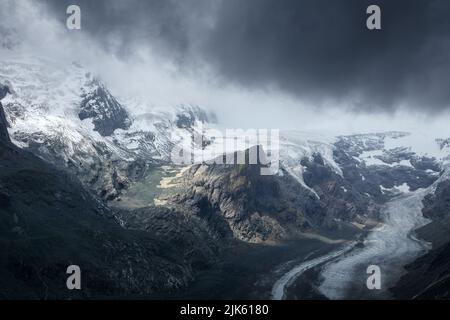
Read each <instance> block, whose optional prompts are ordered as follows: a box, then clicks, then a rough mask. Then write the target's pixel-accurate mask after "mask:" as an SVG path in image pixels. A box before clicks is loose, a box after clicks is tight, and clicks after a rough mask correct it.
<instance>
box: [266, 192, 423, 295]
mask: <svg viewBox="0 0 450 320" xmlns="http://www.w3.org/2000/svg"><path fill="white" fill-rule="evenodd" d="M428 192H430V189H429V188H427V189H419V190H416V191H414V192H408V193H405V194H402V195H399V196H398V197H396V198H394V199H392V200H391V201H390V202H388V203H387V204H386V206H385V208H384V209H383V211H382V213H381V214H382V217H381V218H382V221H383V224H382V225H381V226H379V227H378V228H376V229H375V230H373V231H372V232H371V233H370V234H369V235H368V236H367V238H366V239H365V241H364V247H357V246H354V244H353V243H351V244H347V245H344V246H343V247H341V248H339V249H337V250H336V251H333V252H331V253H329V254H326V255H324V256H321V257H318V258H315V259H312V260H308V261H305V262H302V263H301V264H299V265H297V266H295V267H294V268H292V269H291V270H289V271H288V272H286V273H285V274H284V275H283V276H282V277H281V278H280V279H279V280H278V281H277V282H276V283H275V285H274V286H273V288H272V298H273V299H283V298H284V297H285V291H286V288H287V287H289V286H290V284H292V283H293V282H294V281H295V279H297V278H298V277H299V276H300V275H301V274H302V273H303V272H305V271H306V270H308V269H311V268H312V267H315V266H318V265H320V264H324V263H325V264H324V265H323V267H322V271H321V273H320V276H319V279H320V280H321V284H320V286H319V291H320V293H321V294H323V295H324V296H326V297H327V298H329V299H377V298H389V297H390V295H389V291H388V289H389V288H390V287H392V286H393V285H394V284H395V282H396V281H397V280H398V278H399V277H400V276H401V275H402V273H403V272H404V266H405V265H406V264H408V263H410V262H412V261H414V260H415V259H416V258H417V257H418V256H420V255H421V254H423V253H425V252H426V250H427V249H428V248H429V246H430V245H429V244H428V243H427V242H424V241H420V240H418V239H416V238H415V237H414V235H413V231H414V230H415V229H417V228H419V227H421V226H423V225H425V224H427V223H428V222H429V220H428V219H426V218H424V217H423V215H422V208H423V204H422V200H423V198H424V197H425V195H426V194H427V193H428ZM369 265H377V266H379V267H380V270H381V289H380V290H369V289H368V288H367V286H366V280H367V277H368V276H369V275H368V274H367V273H366V270H367V267H368V266H369Z"/></svg>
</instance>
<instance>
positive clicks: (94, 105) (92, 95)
mask: <svg viewBox="0 0 450 320" xmlns="http://www.w3.org/2000/svg"><path fill="white" fill-rule="evenodd" d="M81 98H82V101H81V103H80V112H79V113H78V116H79V117H80V119H81V120H84V119H92V123H93V124H94V127H95V129H94V130H95V131H98V132H99V133H100V134H101V135H102V136H110V135H112V134H113V133H114V131H115V130H116V129H128V128H129V127H130V125H131V120H130V117H129V115H128V112H127V111H126V110H125V108H124V107H123V106H122V105H121V104H120V103H119V102H118V101H117V100H116V98H114V96H113V95H111V93H110V92H109V91H108V89H107V88H106V87H105V86H104V85H103V84H102V83H101V82H100V81H99V80H98V79H97V78H91V77H90V76H88V82H87V84H86V87H85V88H82V94H81Z"/></svg>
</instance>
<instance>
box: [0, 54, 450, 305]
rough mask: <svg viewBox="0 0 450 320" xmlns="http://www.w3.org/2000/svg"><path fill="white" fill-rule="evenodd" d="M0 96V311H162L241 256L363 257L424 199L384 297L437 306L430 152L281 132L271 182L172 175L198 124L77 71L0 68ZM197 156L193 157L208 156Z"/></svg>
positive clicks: (441, 283)
mask: <svg viewBox="0 0 450 320" xmlns="http://www.w3.org/2000/svg"><path fill="white" fill-rule="evenodd" d="M0 82H1V83H2V84H5V85H4V86H2V87H1V88H2V89H1V90H2V91H1V92H0V93H1V94H2V98H3V100H2V109H1V110H0V111H1V113H0V144H1V146H0V150H1V156H0V166H1V168H2V170H1V174H0V214H1V215H0V219H1V226H2V227H1V230H2V231H1V236H0V237H1V240H0V241H2V242H4V244H5V246H4V247H5V248H6V250H2V252H1V253H0V255H1V256H2V259H1V264H0V268H1V272H0V286H1V287H2V288H6V289H5V290H4V291H2V297H3V298H16V297H17V298H71V297H74V294H76V297H84V298H96V297H150V298H155V297H156V298H157V297H162V296H170V294H171V293H173V292H180V291H183V290H186V289H187V288H189V286H190V285H191V283H192V282H193V281H195V280H196V279H197V278H199V277H201V275H202V274H203V273H204V272H206V271H207V270H210V269H212V268H214V266H215V265H217V264H218V263H219V261H222V262H223V259H225V258H224V257H225V256H226V254H225V252H227V250H230V248H235V247H236V246H239V245H242V244H245V245H250V246H251V245H261V244H263V245H269V244H270V245H280V244H282V243H283V242H284V241H288V240H292V239H305V238H306V239H309V238H314V239H320V241H324V242H327V243H341V242H345V241H350V240H355V239H358V241H360V243H361V245H363V242H364V240H363V239H364V237H365V236H366V235H367V234H368V233H370V232H371V230H373V229H374V228H375V227H377V226H380V225H382V224H383V223H388V222H387V221H385V220H383V215H381V214H380V212H382V210H383V208H384V206H385V205H386V204H387V203H388V202H389V201H391V200H392V199H396V197H399V196H402V195H407V194H409V193H411V192H415V191H417V190H419V189H425V188H429V187H430V186H435V188H434V189H433V190H432V192H430V193H429V194H428V195H426V197H425V198H424V201H423V205H424V207H423V214H424V216H425V217H426V218H428V219H430V223H429V224H427V225H426V226H424V227H422V228H421V229H420V230H418V231H417V234H418V235H419V236H420V237H422V238H423V239H425V240H427V241H431V242H432V244H433V246H432V248H431V249H430V250H429V251H428V252H427V253H426V254H425V255H423V256H422V257H420V258H418V259H419V260H417V261H416V262H413V263H412V264H409V265H408V266H406V271H407V272H406V273H404V272H402V277H401V279H400V281H399V282H395V283H392V285H391V287H393V288H392V292H393V293H394V295H395V297H402V298H403V297H407V298H448V297H449V292H450V291H449V290H450V282H449V276H450V271H449V270H450V269H449V268H448V266H449V265H448V264H449V261H450V251H449V248H450V235H449V234H450V233H449V232H448V231H449V228H448V226H449V221H450V220H449V219H450V211H449V210H450V207H449V201H450V200H449V192H448V188H449V183H450V182H449V181H450V180H448V179H447V175H448V166H449V163H450V162H449V161H450V143H449V140H447V139H446V137H439V138H438V137H432V138H427V139H428V140H426V139H425V140H424V138H423V137H422V136H420V137H419V136H418V134H417V133H414V132H413V133H407V132H386V133H373V134H358V135H350V136H337V137H328V136H321V135H312V134H308V133H305V132H300V131H289V132H281V136H280V149H279V153H280V170H279V172H278V174H276V175H269V176H262V175H260V174H259V169H260V166H261V164H256V165H250V164H244V165H224V164H205V163H197V164H193V165H191V166H186V165H185V166H180V165H176V164H174V163H172V162H171V159H170V155H171V151H172V150H173V147H174V146H176V145H180V144H181V143H182V141H183V137H186V136H187V137H189V136H191V135H195V134H203V133H204V131H203V128H205V127H214V124H213V122H215V121H216V120H217V119H215V116H214V114H212V113H210V112H207V111H205V110H202V109H201V108H199V107H197V106H191V105H181V106H171V107H167V108H162V107H154V106H152V105H151V104H149V103H147V102H145V101H143V100H139V98H137V97H133V98H132V99H129V98H124V97H118V96H116V95H114V94H113V93H112V92H111V91H110V90H109V89H108V88H107V86H106V85H105V83H103V82H102V81H101V80H100V79H99V78H97V77H95V76H93V75H91V74H90V73H89V72H88V71H87V70H84V69H83V68H82V67H81V66H79V65H77V64H72V65H70V66H64V67H59V66H53V65H52V64H50V63H47V62H44V61H38V60H29V61H1V62H0ZM6 84H8V86H7V85H6ZM6 88H8V90H9V91H10V93H7V92H6ZM205 140H206V141H207V143H206V144H205V145H202V146H201V148H200V149H204V150H208V148H212V147H213V146H214V144H215V143H218V141H216V140H215V139H214V137H208V136H206V137H205ZM257 147H258V145H252V146H250V149H251V148H257ZM259 147H262V146H259ZM250 149H249V148H248V147H245V148H241V149H236V150H234V151H232V152H236V153H239V152H241V153H246V152H249V150H250ZM411 231H414V230H411ZM231 250H232V249H231ZM75 262H77V264H81V265H82V267H83V270H86V271H85V274H87V275H88V280H86V281H87V283H88V284H87V285H86V286H87V288H86V290H83V291H81V292H80V293H73V292H70V291H67V289H65V280H64V279H65V269H64V268H65V266H67V265H69V264H72V263H75ZM414 279H415V280H414ZM417 279H420V280H417Z"/></svg>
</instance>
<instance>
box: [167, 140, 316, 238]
mask: <svg viewBox="0 0 450 320" xmlns="http://www.w3.org/2000/svg"><path fill="white" fill-rule="evenodd" d="M253 148H257V147H256V146H255V147H253ZM253 151H254V150H253ZM249 152H250V150H248V149H247V150H246V151H241V152H235V153H234V156H235V159H236V157H237V156H239V155H240V156H243V155H245V156H248V153H249ZM262 157H263V155H261V162H264V160H263V158H262ZM262 166H263V165H262V164H261V163H257V164H249V163H248V162H247V163H245V164H219V163H214V164H198V165H193V166H191V167H190V168H189V169H188V170H186V171H185V172H184V173H183V175H182V176H181V178H180V181H179V185H178V186H179V187H178V188H179V189H178V190H177V191H176V192H175V194H174V195H173V196H170V197H168V198H166V199H164V200H166V201H168V203H169V205H170V204H175V206H176V207H178V208H179V207H184V210H186V211H187V212H190V213H194V214H195V215H196V216H198V217H201V218H202V219H203V220H204V221H207V223H208V224H209V225H210V227H211V228H212V229H213V230H214V231H215V232H217V233H218V234H220V235H221V236H223V237H224V238H235V239H239V240H242V241H246V242H252V243H258V242H274V241H275V242H276V241H279V240H281V239H286V238H289V237H291V236H295V234H298V233H299V232H301V231H304V230H307V229H310V228H313V227H315V226H317V225H318V224H320V222H319V220H320V219H321V218H323V216H324V210H323V208H321V207H320V205H319V203H318V201H317V199H315V198H314V197H313V196H311V194H310V192H309V191H308V190H306V189H304V188H303V187H302V186H301V185H300V184H298V183H297V181H296V180H294V179H293V178H292V177H291V176H289V175H261V167H262Z"/></svg>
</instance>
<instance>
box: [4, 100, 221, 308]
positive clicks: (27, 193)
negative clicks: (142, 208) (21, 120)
mask: <svg viewBox="0 0 450 320" xmlns="http://www.w3.org/2000/svg"><path fill="white" fill-rule="evenodd" d="M2 112H3V108H2V107H1V106H0V114H1V113H2ZM0 129H1V130H0V132H5V123H3V122H2V123H0ZM0 166H1V168H2V170H0V235H1V236H0V242H1V243H2V250H1V252H0V287H1V288H2V290H1V293H0V296H1V297H2V298H7V299H12V298H27V299H28V298H31V299H45V298H53V299H55V298H58V299H62V298H81V297H83V298H99V297H114V298H117V297H124V298H130V297H138V296H147V297H148V296H153V295H159V294H161V293H162V292H164V291H167V290H174V289H176V288H180V287H183V286H186V285H187V283H188V282H189V281H190V280H192V278H193V276H194V270H193V269H192V265H191V264H190V263H189V261H198V263H201V261H203V260H204V261H211V259H213V257H214V254H215V253H213V252H210V250H209V249H208V251H205V252H204V255H203V256H202V255H200V256H192V255H189V254H188V253H189V252H191V247H192V245H194V246H195V245H196V244H195V243H196V241H201V240H204V239H205V237H203V238H202V239H198V238H195V237H194V238H193V240H192V241H191V242H189V243H185V244H181V243H177V244H176V245H174V244H173V243H170V242H169V241H170V239H171V238H172V237H173V236H174V235H175V234H176V233H175V231H176V232H178V234H188V233H189V232H191V231H190V230H187V227H185V225H184V224H183V223H181V222H177V221H178V220H179V219H182V217H180V216H177V215H172V218H173V219H172V220H168V221H166V226H168V225H170V223H174V224H177V223H178V225H179V227H178V228H177V230H175V231H174V230H173V229H170V228H169V229H168V230H166V232H165V233H163V234H162V235H161V234H160V232H159V231H157V228H158V227H157V226H156V227H155V229H153V227H152V226H153V225H155V224H153V223H152V224H150V225H149V227H148V228H147V229H146V230H138V229H124V228H123V227H121V226H120V225H119V224H118V223H117V221H116V220H115V219H114V217H113V216H112V214H111V212H110V210H109V209H108V208H106V207H105V206H104V205H103V204H102V203H100V202H99V201H97V200H96V199H95V198H93V197H92V196H91V195H90V194H89V193H88V192H86V191H85V190H84V189H83V187H82V186H81V185H80V184H79V183H78V182H77V181H76V180H74V179H73V178H71V177H70V176H68V175H67V174H64V173H61V172H60V171H58V170H57V169H56V168H55V167H53V166H51V165H49V164H47V163H45V162H44V161H42V160H41V159H39V158H37V157H36V156H34V155H32V154H31V153H29V152H27V151H23V150H21V149H19V148H17V147H16V146H14V145H13V144H12V143H9V142H8V141H5V139H2V140H0ZM155 211H157V209H155ZM150 216H151V215H150ZM156 216H157V214H156ZM200 251H201V250H200ZM72 264H75V265H79V266H80V267H81V270H82V290H80V291H77V290H75V291H70V290H68V289H67V288H66V279H67V275H66V268H67V267H68V266H69V265H72Z"/></svg>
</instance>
